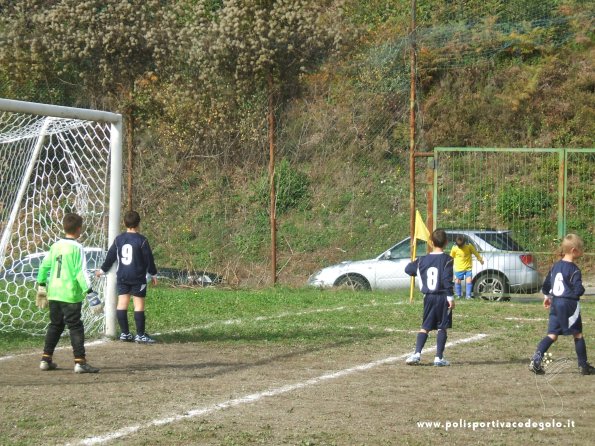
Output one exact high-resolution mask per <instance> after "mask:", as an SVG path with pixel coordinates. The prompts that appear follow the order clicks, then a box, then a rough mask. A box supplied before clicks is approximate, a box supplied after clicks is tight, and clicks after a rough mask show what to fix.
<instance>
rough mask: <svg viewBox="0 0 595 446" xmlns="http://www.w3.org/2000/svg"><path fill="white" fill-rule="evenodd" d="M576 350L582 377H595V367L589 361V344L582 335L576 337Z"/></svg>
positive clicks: (578, 334)
mask: <svg viewBox="0 0 595 446" xmlns="http://www.w3.org/2000/svg"><path fill="white" fill-rule="evenodd" d="M574 348H575V350H576V356H577V358H578V372H579V373H580V374H581V375H595V367H593V366H592V365H591V364H589V362H588V361H587V344H586V343H585V337H584V336H583V334H582V333H576V334H575V335H574Z"/></svg>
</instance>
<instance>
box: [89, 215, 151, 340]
mask: <svg viewBox="0 0 595 446" xmlns="http://www.w3.org/2000/svg"><path fill="white" fill-rule="evenodd" d="M124 224H125V225H126V228H127V230H126V232H123V233H122V234H120V235H118V236H117V237H116V238H115V240H114V243H113V244H112V246H111V247H110V249H109V251H108V252H107V255H106V257H105V261H104V262H103V265H101V269H100V270H97V271H96V273H95V274H96V276H97V277H99V276H100V275H101V274H105V273H107V272H108V271H109V269H110V268H111V267H112V265H113V264H114V263H115V262H116V261H117V262H118V270H117V273H116V278H117V279H116V280H117V288H118V306H117V308H116V316H117V318H118V324H119V325H120V329H121V331H122V333H121V334H120V341H125V342H132V341H135V342H139V343H143V344H153V343H154V342H155V340H154V339H152V338H151V337H150V336H149V335H148V334H147V333H146V332H145V297H146V295H147V273H149V275H150V276H152V277H151V282H152V283H153V285H157V279H156V278H155V277H154V276H155V275H156V274H157V268H156V267H155V261H154V259H153V252H152V251H151V247H150V246H149V241H148V240H147V238H146V237H145V236H143V235H141V234H139V232H138V231H139V227H140V216H139V215H138V212H135V211H129V212H127V213H126V215H124ZM130 296H132V298H133V302H134V322H135V325H136V336H132V333H130V330H129V328H128V306H129V304H130Z"/></svg>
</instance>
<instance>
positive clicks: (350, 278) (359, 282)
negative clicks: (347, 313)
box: [335, 274, 370, 291]
mask: <svg viewBox="0 0 595 446" xmlns="http://www.w3.org/2000/svg"><path fill="white" fill-rule="evenodd" d="M335 286H338V287H344V288H350V289H352V290H354V291H360V290H362V291H367V290H369V289H370V284H369V283H368V281H367V280H366V279H364V278H363V277H362V276H356V275H353V274H348V275H346V276H343V277H341V278H340V279H338V280H337V282H335Z"/></svg>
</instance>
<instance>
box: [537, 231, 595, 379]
mask: <svg viewBox="0 0 595 446" xmlns="http://www.w3.org/2000/svg"><path fill="white" fill-rule="evenodd" d="M583 252H584V244H583V241H582V240H581V238H580V237H579V236H578V235H575V234H568V235H567V236H566V237H564V240H562V245H561V247H560V257H562V259H561V260H559V261H558V262H556V263H554V266H552V269H551V270H550V272H549V273H548V275H547V276H546V278H545V280H544V282H543V286H542V287H541V292H542V293H543V297H544V299H543V306H544V307H545V308H549V310H550V317H549V322H548V329H547V336H546V337H544V338H543V339H542V340H541V342H540V343H539V344H538V345H537V350H536V351H535V353H534V355H533V357H532V358H531V362H530V364H529V370H531V371H532V372H533V373H535V374H537V375H543V374H545V370H544V369H543V367H542V365H541V360H542V358H543V355H544V354H545V352H547V350H548V348H550V346H551V345H552V344H553V343H554V342H556V340H557V339H558V336H559V335H572V336H573V337H574V348H575V350H576V355H577V357H578V371H579V373H580V374H581V375H595V367H593V366H592V365H591V364H589V363H588V362H587V346H586V344H585V338H584V337H583V333H582V332H583V322H582V320H581V312H580V309H581V307H580V303H579V300H580V297H581V296H582V295H583V294H584V292H585V288H584V287H583V282H582V278H581V270H580V269H579V267H578V266H576V264H575V263H574V261H575V260H576V259H578V258H579V257H580V256H582V255H583Z"/></svg>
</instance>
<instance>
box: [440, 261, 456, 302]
mask: <svg viewBox="0 0 595 446" xmlns="http://www.w3.org/2000/svg"><path fill="white" fill-rule="evenodd" d="M453 265H454V260H452V259H451V260H449V261H448V262H446V264H445V265H444V271H443V274H442V288H443V289H444V290H446V300H447V301H448V308H454V307H455V299H454V294H455V293H454V279H453V278H454V274H455V273H454V269H453Z"/></svg>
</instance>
